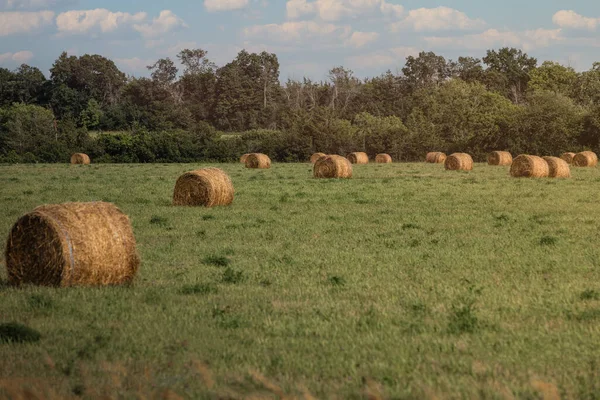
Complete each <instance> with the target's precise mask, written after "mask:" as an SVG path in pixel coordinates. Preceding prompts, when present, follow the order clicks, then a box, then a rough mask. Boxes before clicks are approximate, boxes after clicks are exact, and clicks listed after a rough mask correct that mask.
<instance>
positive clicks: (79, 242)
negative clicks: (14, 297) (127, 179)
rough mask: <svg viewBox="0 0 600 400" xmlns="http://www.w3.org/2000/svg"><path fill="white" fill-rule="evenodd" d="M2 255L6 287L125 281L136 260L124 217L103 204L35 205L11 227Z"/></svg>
mask: <svg viewBox="0 0 600 400" xmlns="http://www.w3.org/2000/svg"><path fill="white" fill-rule="evenodd" d="M5 257H6V269H7V272H8V281H9V283H10V284H11V285H20V284H25V283H32V284H36V285H44V286H63V287H64V286H103V285H120V284H127V283H130V282H132V281H133V278H134V277H135V274H136V273H137V270H138V267H139V264H140V259H139V257H138V255H137V251H136V245H135V237H134V236H133V230H132V229H131V223H130V222H129V218H127V216H126V215H125V214H123V213H122V212H121V211H120V210H119V209H118V208H117V207H116V206H115V205H113V204H111V203H104V202H92V203H65V204H56V205H44V206H40V207H37V208H36V209H34V210H33V211H32V212H30V213H29V214H26V215H24V216H23V217H21V218H19V220H18V221H17V222H16V223H15V224H14V225H13V227H12V229H11V231H10V233H9V236H8V241H7V244H6V253H5Z"/></svg>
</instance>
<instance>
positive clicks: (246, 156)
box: [240, 153, 250, 164]
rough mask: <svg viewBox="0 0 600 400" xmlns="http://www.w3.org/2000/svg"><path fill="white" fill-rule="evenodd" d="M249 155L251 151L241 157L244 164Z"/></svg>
mask: <svg viewBox="0 0 600 400" xmlns="http://www.w3.org/2000/svg"><path fill="white" fill-rule="evenodd" d="M249 155H250V153H246V154H243V155H242V156H241V157H240V162H241V163H242V164H245V163H246V158H248V156H249Z"/></svg>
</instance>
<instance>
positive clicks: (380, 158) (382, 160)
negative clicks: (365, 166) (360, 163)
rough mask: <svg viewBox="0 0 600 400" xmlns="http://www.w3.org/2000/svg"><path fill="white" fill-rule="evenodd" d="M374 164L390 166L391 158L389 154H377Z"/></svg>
mask: <svg viewBox="0 0 600 400" xmlns="http://www.w3.org/2000/svg"><path fill="white" fill-rule="evenodd" d="M375 162H376V163H378V164H390V163H391V162H392V156H390V155H389V154H377V156H375Z"/></svg>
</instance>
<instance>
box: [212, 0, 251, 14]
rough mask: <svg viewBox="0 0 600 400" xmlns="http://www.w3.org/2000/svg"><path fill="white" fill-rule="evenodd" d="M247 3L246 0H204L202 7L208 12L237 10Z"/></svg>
mask: <svg viewBox="0 0 600 400" xmlns="http://www.w3.org/2000/svg"><path fill="white" fill-rule="evenodd" d="M247 5H248V0H204V8H206V11H208V12H215V11H231V10H238V9H240V8H244V7H246V6H247Z"/></svg>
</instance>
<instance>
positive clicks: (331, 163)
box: [313, 155, 352, 178]
mask: <svg viewBox="0 0 600 400" xmlns="http://www.w3.org/2000/svg"><path fill="white" fill-rule="evenodd" d="M313 174H314V177H315V178H352V164H351V163H350V161H349V160H348V159H347V158H345V157H342V156H336V155H331V156H325V157H321V158H319V159H318V160H317V162H316V163H315V166H314V168H313Z"/></svg>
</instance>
